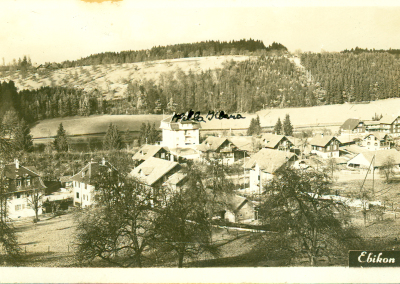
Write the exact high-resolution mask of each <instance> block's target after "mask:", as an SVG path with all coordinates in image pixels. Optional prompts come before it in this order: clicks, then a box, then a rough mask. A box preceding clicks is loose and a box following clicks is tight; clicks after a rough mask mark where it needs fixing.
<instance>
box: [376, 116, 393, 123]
mask: <svg viewBox="0 0 400 284" xmlns="http://www.w3.org/2000/svg"><path fill="white" fill-rule="evenodd" d="M396 118H397V115H385V116H383V117H382V118H381V119H380V120H379V123H382V124H392V123H393V122H394V121H395V119H396Z"/></svg>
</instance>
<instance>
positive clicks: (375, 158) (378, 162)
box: [347, 149, 400, 169]
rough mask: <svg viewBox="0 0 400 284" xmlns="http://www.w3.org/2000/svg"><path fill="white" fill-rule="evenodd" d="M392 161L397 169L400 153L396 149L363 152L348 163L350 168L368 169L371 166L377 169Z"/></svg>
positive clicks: (399, 162) (399, 163)
mask: <svg viewBox="0 0 400 284" xmlns="http://www.w3.org/2000/svg"><path fill="white" fill-rule="evenodd" d="M389 160H391V161H392V162H393V164H394V165H396V168H397V169H398V168H399V165H400V152H398V151H397V150H396V149H389V150H379V151H367V152H362V153H360V154H358V155H357V156H355V157H354V158H353V159H351V160H349V161H348V162H347V166H348V167H350V168H362V169H368V168H369V167H370V166H371V164H372V165H373V167H374V168H375V169H379V168H381V167H382V166H383V165H384V164H385V163H386V162H387V161H389Z"/></svg>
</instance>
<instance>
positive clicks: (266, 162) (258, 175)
mask: <svg viewBox="0 0 400 284" xmlns="http://www.w3.org/2000/svg"><path fill="white" fill-rule="evenodd" d="M296 159H297V156H296V155H295V154H294V153H291V152H286V151H279V150H272V149H266V148H264V149H261V150H260V151H259V152H257V153H256V154H254V155H253V156H251V157H250V159H249V160H248V161H247V162H246V163H245V168H246V169H248V170H250V190H251V191H253V192H260V193H261V192H262V190H263V189H262V187H263V185H264V184H265V183H266V182H267V181H268V180H271V179H272V178H273V177H274V175H275V172H276V171H277V170H279V169H280V168H282V167H283V166H284V165H286V164H291V163H292V162H294V161H295V160H296Z"/></svg>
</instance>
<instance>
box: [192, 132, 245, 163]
mask: <svg viewBox="0 0 400 284" xmlns="http://www.w3.org/2000/svg"><path fill="white" fill-rule="evenodd" d="M197 150H198V151H199V152H200V159H201V160H206V159H208V158H214V159H221V160H222V163H224V164H227V165H230V164H233V163H234V162H235V161H237V160H239V159H242V158H243V155H245V153H244V151H242V150H240V149H239V148H238V147H236V145H234V144H233V143H232V142H231V141H230V140H229V139H228V138H226V137H212V136H209V137H207V139H206V140H205V141H204V142H203V143H201V145H198V146H197Z"/></svg>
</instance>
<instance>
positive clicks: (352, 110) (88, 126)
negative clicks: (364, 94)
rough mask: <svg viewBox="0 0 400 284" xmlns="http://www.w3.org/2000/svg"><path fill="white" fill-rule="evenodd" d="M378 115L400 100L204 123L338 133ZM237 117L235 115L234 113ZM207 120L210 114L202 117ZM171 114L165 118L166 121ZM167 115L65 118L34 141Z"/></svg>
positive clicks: (132, 126)
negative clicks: (280, 124) (351, 121)
mask: <svg viewBox="0 0 400 284" xmlns="http://www.w3.org/2000/svg"><path fill="white" fill-rule="evenodd" d="M375 113H377V114H382V115H398V114H400V98H396V99H386V100H380V101H374V102H371V103H368V104H343V105H326V106H315V107H304V108H301V107H299V108H282V109H277V108H275V109H264V110H261V111H259V112H257V113H256V114H246V113H243V114H241V115H242V116H243V117H245V119H222V120H219V119H213V120H211V121H208V120H206V122H205V123H203V122H202V123H201V129H202V131H206V132H213V131H217V132H218V131H224V130H225V131H228V132H229V131H230V130H246V129H247V128H248V127H249V125H250V121H251V119H252V118H255V117H256V115H259V116H260V122H261V127H264V128H266V129H268V128H270V129H272V127H273V126H274V125H275V123H276V121H277V120H278V118H280V119H281V120H283V119H284V118H285V115H286V114H289V115H290V120H291V122H292V125H293V126H294V127H295V131H296V128H298V129H297V130H301V129H302V128H314V127H319V128H321V127H326V128H330V129H331V130H332V131H333V133H335V132H336V131H337V130H338V129H339V126H340V125H342V124H343V123H344V121H345V120H347V119H348V118H361V119H365V120H371V118H372V117H373V116H374V115H375ZM234 114H235V113H234ZM201 115H202V116H203V117H204V118H205V116H206V115H207V114H206V113H202V114H201ZM167 116H169V115H165V116H164V118H166V117H167ZM162 118H163V115H156V114H154V115H92V116H88V117H80V116H76V117H64V118H54V119H46V120H42V121H40V122H39V123H38V124H36V125H35V126H34V127H33V128H32V129H31V134H32V135H33V138H39V137H49V136H55V135H56V131H57V127H58V125H59V124H60V123H63V126H64V128H65V129H66V131H67V134H68V135H85V134H92V133H104V132H106V130H107V127H108V125H109V124H110V123H113V124H116V125H117V126H118V129H119V130H121V131H127V130H129V131H139V129H140V125H141V124H142V122H145V123H147V122H150V123H156V127H158V126H159V125H160V121H161V120H162Z"/></svg>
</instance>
